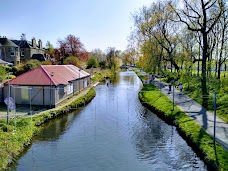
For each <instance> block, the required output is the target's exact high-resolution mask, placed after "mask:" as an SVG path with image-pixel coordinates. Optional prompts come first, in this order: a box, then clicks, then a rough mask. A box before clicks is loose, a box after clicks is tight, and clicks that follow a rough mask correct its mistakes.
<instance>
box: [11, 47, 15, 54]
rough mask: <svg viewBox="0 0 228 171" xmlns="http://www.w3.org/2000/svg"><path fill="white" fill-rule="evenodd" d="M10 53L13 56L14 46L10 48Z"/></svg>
mask: <svg viewBox="0 0 228 171" xmlns="http://www.w3.org/2000/svg"><path fill="white" fill-rule="evenodd" d="M10 55H11V56H15V48H14V47H11V48H10Z"/></svg>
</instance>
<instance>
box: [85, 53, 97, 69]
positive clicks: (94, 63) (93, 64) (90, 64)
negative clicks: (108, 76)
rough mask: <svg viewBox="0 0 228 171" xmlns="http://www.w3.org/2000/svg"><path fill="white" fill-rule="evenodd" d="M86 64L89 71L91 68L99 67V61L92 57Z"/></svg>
mask: <svg viewBox="0 0 228 171" xmlns="http://www.w3.org/2000/svg"><path fill="white" fill-rule="evenodd" d="M86 64H87V67H86V68H87V69H89V68H96V67H97V66H98V61H97V59H96V58H95V57H93V56H91V57H90V58H89V59H88V60H87V62H86Z"/></svg>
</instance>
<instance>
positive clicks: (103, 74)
mask: <svg viewBox="0 0 228 171" xmlns="http://www.w3.org/2000/svg"><path fill="white" fill-rule="evenodd" d="M115 74H116V72H113V71H112V70H111V69H102V70H101V69H99V68H98V69H96V70H94V76H93V77H92V79H91V81H92V82H97V81H100V82H102V81H105V79H106V78H110V79H112V78H113V77H114V76H115Z"/></svg>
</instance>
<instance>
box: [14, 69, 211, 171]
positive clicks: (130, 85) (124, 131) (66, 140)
mask: <svg viewBox="0 0 228 171" xmlns="http://www.w3.org/2000/svg"><path fill="white" fill-rule="evenodd" d="M141 87H142V84H141V81H140V80H139V78H138V77H137V75H136V74H135V73H134V72H131V71H128V72H120V73H119V74H117V76H116V79H115V80H112V82H111V83H110V84H109V85H107V84H100V85H98V86H97V87H96V88H95V90H96V96H95V98H94V99H93V100H92V101H91V103H89V104H88V105H86V107H84V108H81V109H80V110H78V111H74V112H72V113H69V114H67V115H62V116H61V117H58V118H55V119H53V120H51V121H50V122H47V123H46V124H43V125H42V128H43V132H42V134H39V135H37V136H36V137H34V139H33V141H32V144H31V145H30V146H29V149H28V150H27V151H26V153H24V154H23V155H22V156H21V157H20V158H19V159H18V160H17V162H15V164H16V165H15V166H13V167H12V168H11V170H15V171H24V170H37V171H39V170H41V171H43V170H63V171H64V170H66V171H71V170H72V171H74V170H86V171H90V170H91V171H100V170H109V171H112V170H113V171H125V170H136V171H138V170H143V171H147V170H148V171H151V170H169V171H176V170H189V171H190V170H196V171H199V170H200V171H204V170H207V167H206V166H205V164H204V163H203V161H201V160H200V159H199V158H198V157H197V155H196V154H195V153H194V151H192V149H191V147H189V146H188V145H187V143H186V142H185V141H184V140H183V139H182V138H181V137H180V136H179V134H178V133H177V131H176V128H175V127H174V126H171V125H168V124H166V123H165V122H164V121H163V120H161V119H159V118H158V117H157V116H156V115H155V114H153V113H152V112H150V111H149V110H148V109H147V108H145V107H143V106H142V104H141V103H140V101H139V99H138V92H139V91H140V89H141Z"/></svg>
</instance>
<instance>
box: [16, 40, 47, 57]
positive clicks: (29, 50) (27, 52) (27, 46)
mask: <svg viewBox="0 0 228 171" xmlns="http://www.w3.org/2000/svg"><path fill="white" fill-rule="evenodd" d="M12 41H13V42H14V43H15V44H16V45H18V46H19V47H20V52H21V53H20V57H21V60H22V61H27V60H30V59H32V57H33V55H35V54H41V55H40V56H44V54H45V49H44V48H43V46H42V41H41V40H40V39H39V41H38V44H37V42H36V39H35V38H32V41H31V42H30V41H27V40H12ZM34 59H36V58H34Z"/></svg>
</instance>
